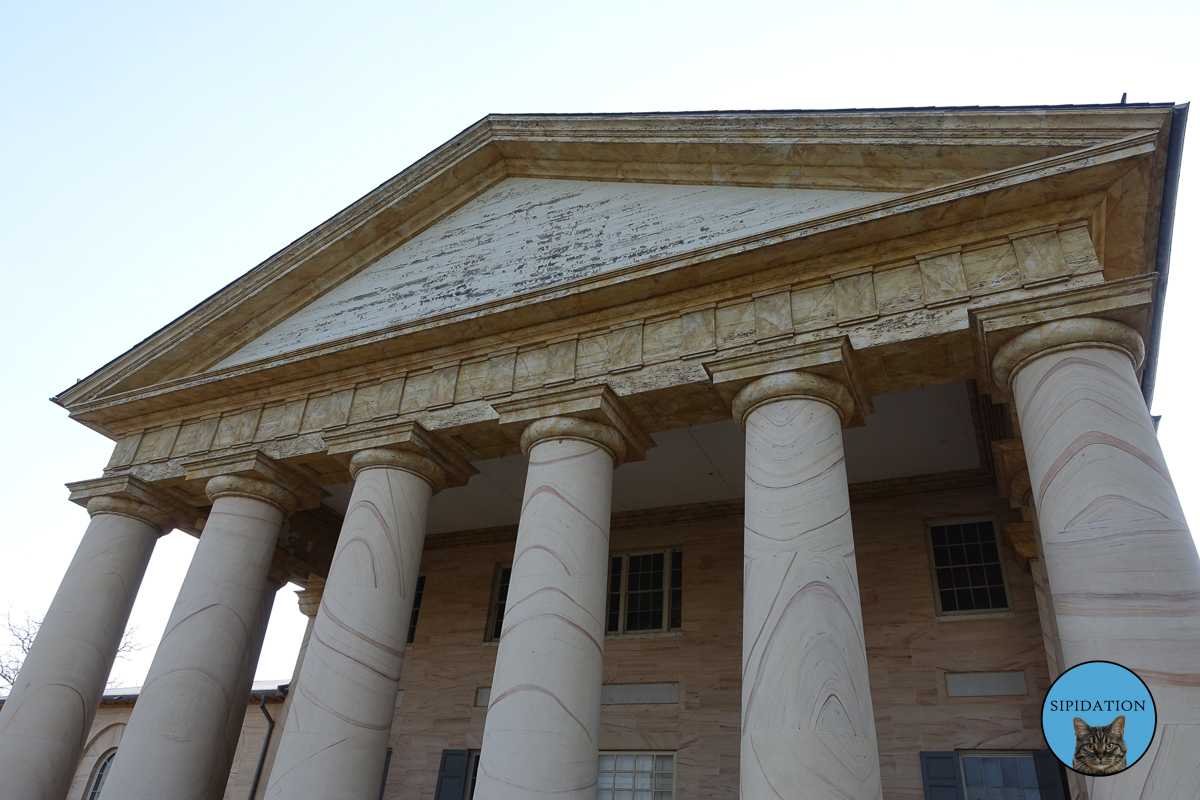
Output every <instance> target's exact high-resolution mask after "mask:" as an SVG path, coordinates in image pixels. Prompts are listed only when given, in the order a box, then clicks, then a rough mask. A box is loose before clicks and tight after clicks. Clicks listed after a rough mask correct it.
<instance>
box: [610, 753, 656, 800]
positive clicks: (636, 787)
mask: <svg viewBox="0 0 1200 800" xmlns="http://www.w3.org/2000/svg"><path fill="white" fill-rule="evenodd" d="M674 797H675V754H674V753H601V754H600V769H599V770H598V773H597V775H596V800H673V798H674Z"/></svg>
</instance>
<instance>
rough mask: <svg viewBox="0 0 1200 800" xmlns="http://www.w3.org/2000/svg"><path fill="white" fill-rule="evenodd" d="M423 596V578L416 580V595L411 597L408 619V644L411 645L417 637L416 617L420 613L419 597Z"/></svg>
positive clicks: (422, 576)
mask: <svg viewBox="0 0 1200 800" xmlns="http://www.w3.org/2000/svg"><path fill="white" fill-rule="evenodd" d="M423 594H425V576H424V575H421V576H420V577H418V578H417V593H416V594H414V595H413V610H412V616H411V617H409V618H408V643H409V644H412V643H413V639H415V638H416V636H417V616H418V615H420V613H421V595H423Z"/></svg>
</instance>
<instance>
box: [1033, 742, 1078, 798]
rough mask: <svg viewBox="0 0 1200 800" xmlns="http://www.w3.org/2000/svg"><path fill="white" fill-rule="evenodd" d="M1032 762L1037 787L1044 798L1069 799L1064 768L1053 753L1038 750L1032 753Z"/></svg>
mask: <svg viewBox="0 0 1200 800" xmlns="http://www.w3.org/2000/svg"><path fill="white" fill-rule="evenodd" d="M1033 764H1034V766H1035V767H1037V779H1038V788H1039V789H1041V790H1042V797H1043V799H1044V800H1060V798H1061V800H1070V798H1069V796H1068V795H1067V775H1066V768H1065V767H1063V765H1062V764H1060V763H1058V759H1057V758H1055V757H1054V753H1052V752H1050V751H1049V750H1038V751H1037V752H1036V753H1034V754H1033Z"/></svg>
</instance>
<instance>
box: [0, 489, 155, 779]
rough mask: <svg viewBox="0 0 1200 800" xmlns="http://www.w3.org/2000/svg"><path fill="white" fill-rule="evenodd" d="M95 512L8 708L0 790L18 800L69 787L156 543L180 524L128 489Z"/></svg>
mask: <svg viewBox="0 0 1200 800" xmlns="http://www.w3.org/2000/svg"><path fill="white" fill-rule="evenodd" d="M88 513H90V514H91V515H92V521H91V523H90V524H89V525H88V528H87V532H86V533H84V535H83V541H81V542H80V543H79V549H78V550H76V552H75V558H74V559H72V561H71V565H70V566H69V567H68V568H67V573H66V575H64V576H63V580H62V583H61V584H60V585H59V588H58V593H57V594H55V596H54V601H53V602H52V603H51V604H50V610H49V611H47V612H46V617H45V619H44V620H43V621H42V626H41V628H40V629H39V630H38V634H37V639H36V640H35V641H34V643H33V647H32V649H31V650H30V651H29V655H28V656H27V657H26V658H25V663H24V665H23V666H22V668H21V674H20V675H19V676H18V678H17V682H16V684H15V685H14V686H13V689H12V692H11V694H9V696H8V699H7V700H5V702H4V706H3V708H0V785H2V786H3V788H2V789H0V795H3V796H4V797H5V798H12V800H62V798H65V797H66V795H67V791H68V789H69V788H70V784H71V779H72V778H73V777H74V774H75V768H76V767H77V766H78V765H79V758H80V755H81V753H82V750H83V746H84V744H85V742H86V739H87V735H88V731H89V730H90V729H91V727H92V720H93V719H94V718H95V716H96V709H97V708H98V707H99V705H100V698H101V696H102V695H103V694H104V684H105V682H106V681H107V680H108V675H109V672H111V670H112V665H113V659H115V658H116V655H117V649H118V648H119V647H120V645H121V637H122V636H123V635H124V633H125V625H126V624H127V623H128V622H129V612H130V611H131V610H132V609H133V601H134V599H135V598H136V597H137V591H138V587H139V586H140V585H141V582H142V576H143V575H144V574H145V572H146V565H147V564H148V563H149V562H150V555H151V553H153V552H154V543H155V542H156V541H157V540H158V537H159V536H161V535H162V534H163V533H164V532H165V531H168V530H170V529H171V527H173V526H172V523H171V518H170V517H169V516H168V515H167V514H165V513H163V512H162V511H159V510H157V509H155V508H152V507H151V506H149V505H146V504H145V503H140V502H138V501H135V500H130V499H125V498H120V497H94V498H92V499H91V500H90V501H89V502H88ZM10 568H16V565H10Z"/></svg>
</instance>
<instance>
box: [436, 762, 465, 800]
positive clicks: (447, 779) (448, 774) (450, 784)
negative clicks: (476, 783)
mask: <svg viewBox="0 0 1200 800" xmlns="http://www.w3.org/2000/svg"><path fill="white" fill-rule="evenodd" d="M469 755H470V752H469V751H467V750H443V751H442V763H441V766H439V767H438V780H437V788H436V789H434V790H433V800H462V798H463V792H465V791H466V788H467V762H468V756H469Z"/></svg>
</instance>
